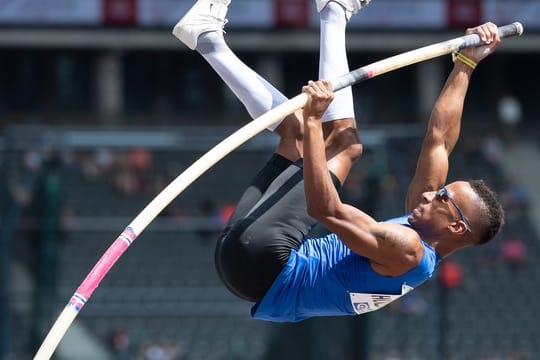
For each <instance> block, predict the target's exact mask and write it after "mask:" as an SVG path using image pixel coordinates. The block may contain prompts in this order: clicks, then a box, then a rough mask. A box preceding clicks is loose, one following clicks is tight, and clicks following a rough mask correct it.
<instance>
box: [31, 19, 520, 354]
mask: <svg viewBox="0 0 540 360" xmlns="http://www.w3.org/2000/svg"><path fill="white" fill-rule="evenodd" d="M522 33H523V26H522V25H521V24H520V23H518V22H515V23H512V24H509V25H505V26H501V27H499V35H500V37H501V38H505V37H510V36H519V35H521V34H522ZM480 45H483V42H482V40H481V39H480V37H479V36H478V35H477V34H469V35H465V36H461V37H458V38H455V39H451V40H447V41H443V42H440V43H436V44H433V45H429V46H425V47H421V48H418V49H416V50H412V51H408V52H405V53H402V54H399V55H395V56H392V57H389V58H387V59H383V60H380V61H377V62H375V63H372V64H370V65H366V66H364V67H361V68H358V69H356V70H354V71H351V72H349V73H347V74H345V75H342V76H340V77H338V78H337V79H333V81H331V82H332V85H333V89H334V91H337V90H340V89H342V88H345V87H348V86H352V85H354V84H356V83H359V82H362V81H365V80H368V79H371V78H374V77H376V76H379V75H382V74H385V73H387V72H390V71H393V70H396V69H400V68H403V67H405V66H408V65H412V64H415V63H419V62H422V61H426V60H429V59H433V58H436V57H439V56H443V55H447V54H450V53H452V52H454V51H459V50H461V49H464V48H467V47H472V46H480ZM307 99H308V96H307V95H306V94H305V93H302V94H300V95H297V96H296V97H294V98H292V99H290V100H288V101H286V102H285V103H283V104H281V105H279V106H277V107H275V108H274V109H272V110H270V111H268V112H267V113H266V114H264V115H262V116H260V117H259V118H257V119H254V120H253V121H251V122H250V123H248V124H247V125H245V126H244V127H242V128H240V129H239V130H238V131H236V132H235V133H233V134H232V135H230V136H229V137H227V138H226V139H224V140H223V141H222V142H220V143H219V144H217V145H216V146H214V147H213V148H212V149H211V150H209V151H208V152H207V153H206V154H204V155H203V156H202V157H201V158H199V159H198V160H197V161H195V162H194V163H193V164H192V165H191V166H190V167H188V168H187V169H186V170H185V171H184V172H183V173H181V174H180V175H179V176H178V177H177V178H176V179H174V180H173V182H171V183H170V184H169V185H168V186H167V187H166V188H165V189H164V190H163V191H162V192H161V193H159V194H158V195H157V196H156V197H155V198H154V199H153V200H152V201H151V202H150V203H149V204H148V205H147V206H146V207H145V208H144V209H143V210H142V211H141V213H140V214H139V215H137V217H136V218H135V219H134V220H133V221H132V222H131V223H130V224H129V225H128V226H127V227H126V228H125V230H124V231H123V232H122V233H121V234H120V235H119V236H118V238H116V240H115V241H114V242H113V243H112V245H111V246H110V247H109V248H108V249H107V251H106V252H105V253H104V254H103V256H102V257H101V258H100V259H99V261H98V262H97V263H96V265H95V266H94V267H93V269H92V270H91V271H90V273H89V274H88V275H87V276H86V278H85V279H84V281H83V282H82V283H81V284H80V286H79V287H78V288H77V290H76V292H75V293H74V294H73V296H72V297H71V298H70V299H69V302H68V303H67V305H66V307H65V308H64V310H63V311H62V313H61V314H60V315H59V317H58V318H57V320H56V322H55V323H54V325H53V326H52V328H51V330H50V331H49V333H48V335H47V337H46V338H45V340H44V341H43V343H42V344H41V347H40V348H39V350H38V352H37V353H36V355H35V357H34V359H36V360H48V359H50V357H51V356H52V355H53V353H54V351H55V350H56V347H57V346H58V344H59V343H60V341H61V340H62V338H63V337H64V335H65V333H66V331H67V330H68V328H69V327H70V325H71V323H72V322H73V320H75V317H76V316H77V315H78V313H79V312H80V311H81V309H82V308H83V307H84V305H85V304H86V303H87V302H88V300H89V299H90V297H91V296H92V293H93V292H94V290H95V289H96V288H97V287H98V286H99V284H100V282H101V281H102V280H103V278H104V277H105V275H106V274H107V273H108V272H109V270H110V269H111V268H112V267H113V265H114V264H115V263H116V261H117V260H118V259H119V258H120V256H122V254H123V253H124V252H125V251H126V250H127V248H128V247H129V246H130V245H131V244H132V243H133V242H134V241H135V239H137V237H138V236H139V235H140V234H141V233H142V232H143V231H144V229H145V228H146V227H147V226H148V225H149V224H150V223H151V222H152V221H153V220H154V219H155V218H156V217H157V216H158V215H159V213H160V212H161V211H162V210H163V209H164V208H165V207H166V206H167V205H169V203H170V202H172V201H173V200H174V199H175V198H176V197H177V196H178V195H179V194H180V193H181V192H182V191H183V190H185V189H186V188H187V187H188V186H189V185H191V184H192V183H193V182H194V181H195V180H196V179H197V178H199V177H200V176H201V175H202V174H204V173H205V172H206V171H207V170H208V169H210V168H211V167H212V166H213V165H215V164H216V163H217V162H218V161H220V160H221V159H223V158H224V157H225V156H227V155H228V154H229V153H231V152H232V151H234V150H235V149H236V148H238V147H239V146H240V145H242V144H243V143H245V142H246V141H248V140H249V139H251V138H253V137H254V136H255V135H257V134H259V133H260V132H262V131H263V130H265V129H266V128H268V127H270V126H271V125H273V124H275V123H276V122H278V121H279V120H280V119H282V118H284V117H286V116H288V115H290V114H292V113H293V112H295V111H296V110H299V109H301V108H303V107H304V106H305V104H306V102H307Z"/></svg>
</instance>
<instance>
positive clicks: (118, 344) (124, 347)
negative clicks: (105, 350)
mask: <svg viewBox="0 0 540 360" xmlns="http://www.w3.org/2000/svg"><path fill="white" fill-rule="evenodd" d="M111 340H112V348H113V352H114V358H115V360H132V359H133V355H132V354H131V351H130V346H131V339H130V336H129V333H128V332H127V331H126V330H125V329H123V328H118V329H116V330H114V332H113V334H112V339H111Z"/></svg>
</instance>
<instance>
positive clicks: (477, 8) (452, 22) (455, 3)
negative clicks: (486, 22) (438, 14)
mask: <svg viewBox="0 0 540 360" xmlns="http://www.w3.org/2000/svg"><path fill="white" fill-rule="evenodd" d="M447 6H448V12H447V14H448V15H447V16H448V26H450V27H452V28H458V29H463V28H467V27H473V26H477V25H480V23H481V22H482V0H447Z"/></svg>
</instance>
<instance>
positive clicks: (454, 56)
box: [452, 51, 478, 70]
mask: <svg viewBox="0 0 540 360" xmlns="http://www.w3.org/2000/svg"><path fill="white" fill-rule="evenodd" d="M452 60H453V61H454V62H455V61H456V60H459V61H461V62H462V63H464V64H465V65H467V66H468V67H470V68H471V69H473V70H474V69H475V68H476V66H477V65H478V63H477V62H476V61H474V60H472V59H471V58H469V57H467V56H465V55H463V54H462V53H460V52H458V51H454V52H453V53H452Z"/></svg>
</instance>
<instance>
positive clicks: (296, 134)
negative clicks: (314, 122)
mask: <svg viewBox="0 0 540 360" xmlns="http://www.w3.org/2000/svg"><path fill="white" fill-rule="evenodd" d="M275 132H276V133H277V134H278V135H279V136H280V137H281V138H282V139H290V140H295V141H297V140H302V139H303V138H304V124H303V121H302V119H301V117H299V116H298V114H297V113H293V114H291V115H289V116H287V117H286V118H285V119H284V120H283V122H282V123H281V124H279V126H278V127H277V128H276V130H275Z"/></svg>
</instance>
